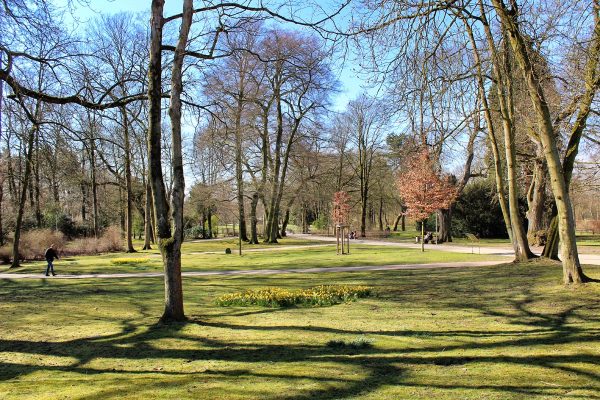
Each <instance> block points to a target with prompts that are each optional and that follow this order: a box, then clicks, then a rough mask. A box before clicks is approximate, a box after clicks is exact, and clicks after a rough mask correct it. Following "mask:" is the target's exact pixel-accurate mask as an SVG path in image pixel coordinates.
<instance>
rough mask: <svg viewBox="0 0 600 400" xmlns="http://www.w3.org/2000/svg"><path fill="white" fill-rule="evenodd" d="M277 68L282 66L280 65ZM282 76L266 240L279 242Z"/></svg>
mask: <svg viewBox="0 0 600 400" xmlns="http://www.w3.org/2000/svg"><path fill="white" fill-rule="evenodd" d="M277 68H279V69H280V68H281V66H278V67H277ZM279 81H280V78H276V84H275V88H274V92H275V93H274V98H275V99H276V100H275V101H276V104H277V106H276V109H277V113H276V115H277V136H276V140H275V156H274V159H275V168H274V170H273V174H272V181H273V183H272V185H271V199H270V203H269V208H268V211H267V225H266V228H265V242H266V243H277V235H278V231H279V229H278V228H279V226H278V221H279V204H278V202H277V197H278V193H279V185H280V181H279V178H280V173H281V148H282V141H283V111H282V107H281V103H282V99H281V87H280V83H278V82H279Z"/></svg>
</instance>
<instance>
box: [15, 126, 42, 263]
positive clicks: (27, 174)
mask: <svg viewBox="0 0 600 400" xmlns="http://www.w3.org/2000/svg"><path fill="white" fill-rule="evenodd" d="M38 129H39V127H38V125H37V124H35V123H34V124H33V126H32V127H31V129H30V130H29V136H28V138H27V154H26V156H25V175H24V176H23V183H22V185H21V198H20V199H21V200H20V202H19V208H18V210H17V222H16V224H15V235H14V239H13V250H12V264H11V266H10V267H11V268H17V267H19V265H20V263H19V262H20V258H21V257H20V254H19V241H20V239H21V227H22V225H23V214H24V213H25V202H26V201H27V188H28V186H29V179H30V177H31V163H32V161H33V141H34V137H35V134H36V131H37V130H38Z"/></svg>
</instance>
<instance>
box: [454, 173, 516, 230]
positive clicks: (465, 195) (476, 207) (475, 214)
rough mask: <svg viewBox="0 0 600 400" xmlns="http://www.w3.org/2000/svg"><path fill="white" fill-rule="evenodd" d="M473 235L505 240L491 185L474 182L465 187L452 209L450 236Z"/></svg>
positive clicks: (498, 206) (501, 218)
mask: <svg viewBox="0 0 600 400" xmlns="http://www.w3.org/2000/svg"><path fill="white" fill-rule="evenodd" d="M465 233H473V234H475V235H477V236H479V237H481V238H507V237H508V233H507V232H506V226H505V225H504V218H503V217H502V211H501V210H500V205H499V204H498V201H497V199H496V193H495V191H494V187H493V183H491V182H488V181H475V182H473V183H471V184H469V185H467V186H466V187H465V189H464V190H463V192H462V193H461V195H460V196H459V197H458V199H457V201H456V203H455V204H454V207H453V208H452V234H453V235H454V236H464V234H465Z"/></svg>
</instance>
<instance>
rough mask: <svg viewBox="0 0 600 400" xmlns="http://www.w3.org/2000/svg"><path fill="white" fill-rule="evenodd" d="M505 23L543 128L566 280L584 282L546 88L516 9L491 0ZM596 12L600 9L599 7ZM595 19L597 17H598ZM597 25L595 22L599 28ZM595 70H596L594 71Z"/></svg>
mask: <svg viewBox="0 0 600 400" xmlns="http://www.w3.org/2000/svg"><path fill="white" fill-rule="evenodd" d="M492 1H493V3H494V6H495V8H496V11H497V13H498V16H499V17H500V19H501V22H502V24H503V25H504V27H505V29H506V30H507V31H508V34H509V35H508V37H509V40H510V44H511V47H512V49H513V52H514V54H515V57H516V59H517V62H518V63H519V66H520V67H521V72H522V73H523V77H524V79H525V82H526V84H527V88H528V92H529V97H530V99H531V103H532V106H533V109H534V112H535V114H536V116H537V119H538V125H539V127H540V139H541V142H542V145H543V148H544V155H545V157H546V163H547V164H548V172H549V175H550V184H551V187H552V192H553V194H554V200H555V203H556V208H557V211H558V231H559V237H560V242H561V244H562V246H561V259H562V265H563V281H564V283H566V284H568V283H581V282H584V281H586V280H588V278H587V277H586V276H585V274H584V273H583V270H582V268H581V264H580V263H579V254H578V252H577V242H576V238H575V221H574V217H573V207H572V204H571V197H570V195H569V189H568V186H567V182H566V180H565V174H564V171H563V168H562V165H561V161H560V157H559V154H558V146H557V143H556V137H555V135H554V128H553V125H552V119H551V116H550V109H549V107H548V102H547V101H546V99H545V95H544V89H543V88H542V86H541V83H540V80H539V77H538V76H537V74H536V72H535V69H534V68H533V65H532V63H531V60H530V59H529V54H528V52H527V45H526V44H525V40H524V39H523V37H522V35H521V32H520V29H519V26H518V25H517V20H516V15H515V14H516V11H517V10H516V9H515V10H513V11H514V12H509V11H508V10H507V9H506V6H505V5H504V3H503V2H502V1H500V0H492ZM596 12H597V10H596ZM595 20H596V22H597V21H598V18H597V16H596V18H595ZM597 29H598V24H596V30H597ZM594 73H595V71H594Z"/></svg>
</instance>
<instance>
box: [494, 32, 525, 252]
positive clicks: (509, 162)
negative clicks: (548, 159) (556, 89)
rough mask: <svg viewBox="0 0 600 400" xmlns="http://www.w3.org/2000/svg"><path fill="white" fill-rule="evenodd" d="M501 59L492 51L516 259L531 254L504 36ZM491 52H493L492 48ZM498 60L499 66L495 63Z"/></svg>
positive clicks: (506, 44)
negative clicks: (521, 207)
mask: <svg viewBox="0 0 600 400" xmlns="http://www.w3.org/2000/svg"><path fill="white" fill-rule="evenodd" d="M503 43H504V46H505V47H504V52H503V56H502V61H500V60H499V59H498V58H497V57H498V54H497V53H496V54H495V55H494V58H495V59H494V62H493V63H494V72H495V74H494V75H495V77H496V89H497V95H498V103H499V104H500V114H501V117H502V130H503V132H504V150H505V156H506V175H507V183H508V213H509V216H510V221H511V227H512V233H513V240H515V244H516V248H517V251H516V253H515V257H516V259H517V260H518V261H526V260H528V259H530V258H533V257H534V255H533V253H532V252H531V250H530V248H529V242H528V240H527V235H526V233H525V229H524V227H523V221H522V219H521V215H520V214H519V192H518V191H519V187H518V184H517V152H516V147H515V146H516V145H515V129H514V118H513V116H514V111H513V98H512V97H513V91H512V84H511V68H510V61H509V56H508V43H507V40H506V37H505V40H504V41H503ZM494 53H495V52H494ZM500 62H502V68H501V67H500V66H499V65H497V64H500Z"/></svg>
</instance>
